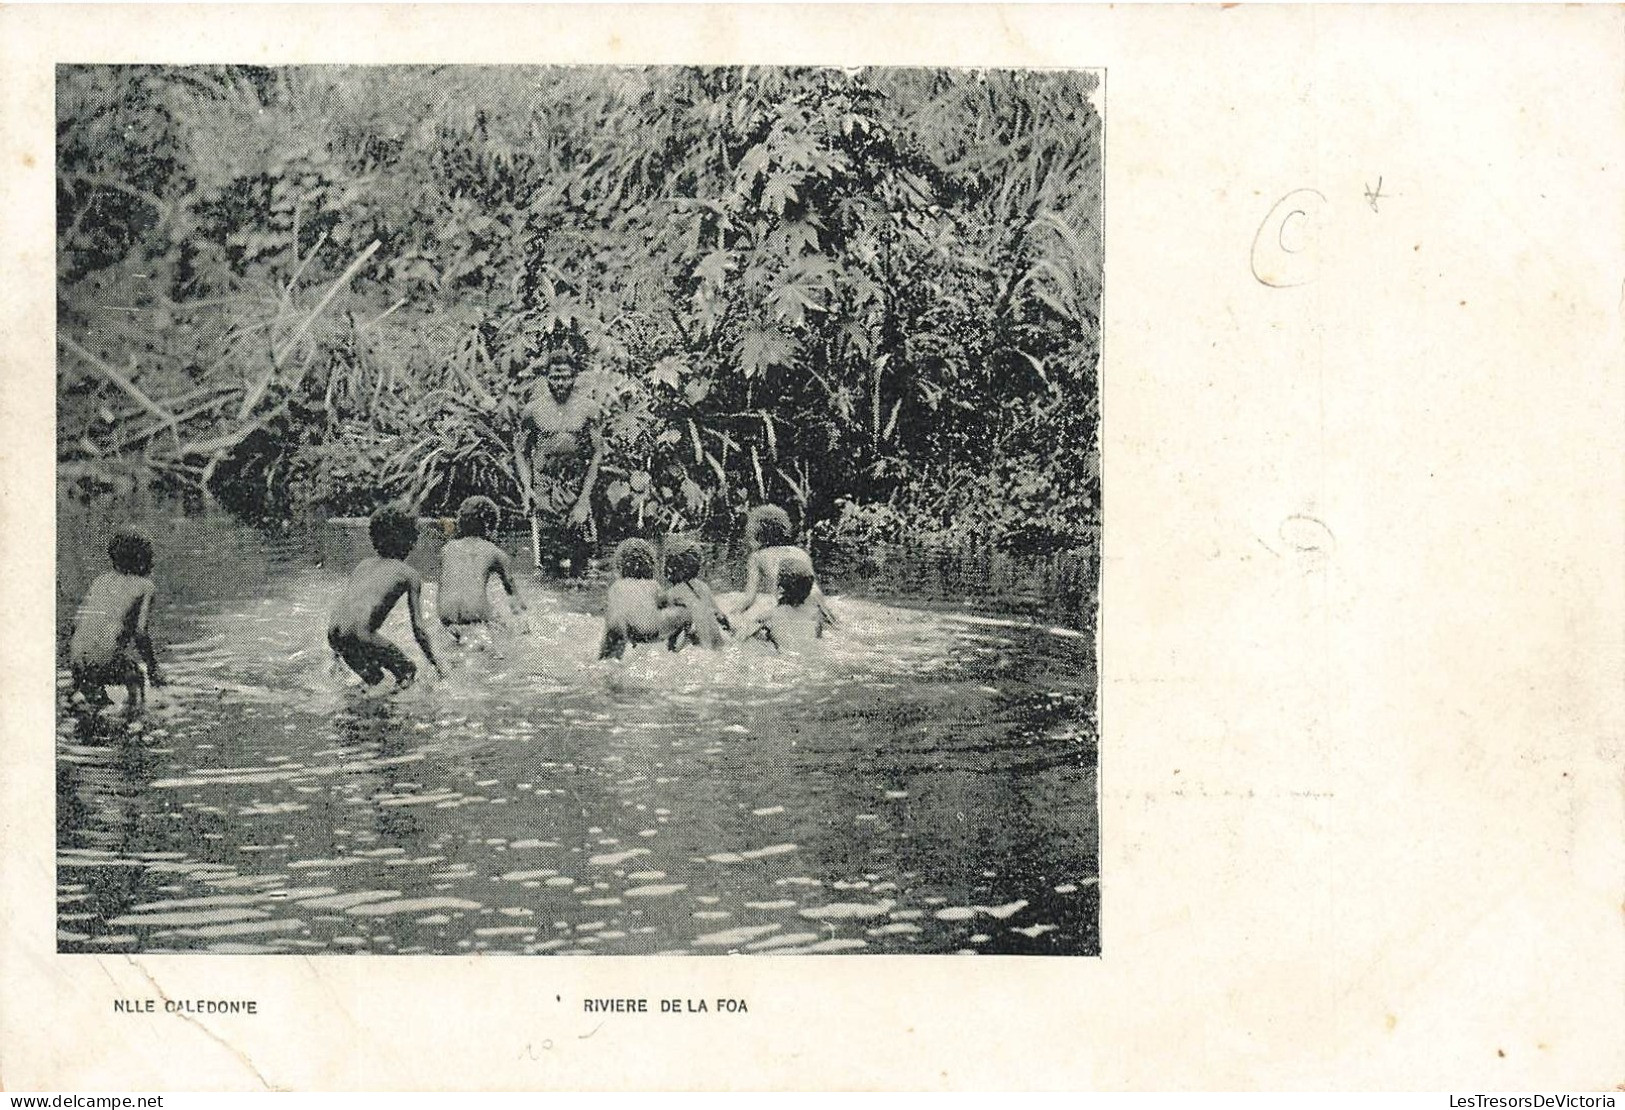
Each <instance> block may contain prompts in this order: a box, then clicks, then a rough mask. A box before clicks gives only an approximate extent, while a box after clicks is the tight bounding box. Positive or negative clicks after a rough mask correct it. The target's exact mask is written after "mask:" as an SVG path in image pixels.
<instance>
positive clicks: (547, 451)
mask: <svg viewBox="0 0 1625 1110" xmlns="http://www.w3.org/2000/svg"><path fill="white" fill-rule="evenodd" d="M541 361H542V374H543V377H544V384H543V386H542V387H541V388H539V389H538V390H537V391H536V393H535V395H534V396H533V397H532V398H531V400H530V403H529V404H527V405H526V406H525V409H524V412H523V414H522V416H521V420H522V422H523V427H524V434H525V439H526V443H527V449H526V454H527V457H528V458H529V459H530V489H531V541H532V548H533V555H534V557H535V559H536V563H537V565H538V566H540V565H541V557H540V550H541V545H540V541H539V537H538V535H537V532H538V529H537V516H538V515H539V514H545V515H547V516H548V517H550V518H551V519H552V520H553V522H554V525H555V527H557V528H558V529H559V532H560V534H562V536H563V540H564V546H565V547H566V549H567V552H568V555H567V557H568V560H569V573H570V575H571V576H572V577H575V576H579V575H580V574H581V573H582V571H583V570H585V569H586V564H587V558H588V556H589V555H590V554H591V552H592V545H593V543H594V542H595V541H596V540H597V539H598V529H597V526H596V523H595V522H594V520H593V515H592V491H593V487H594V486H595V485H596V484H597V482H598V469H599V467H600V466H601V465H602V464H603V461H604V434H603V428H602V420H603V401H602V399H601V398H600V397H599V395H598V391H597V390H595V389H593V387H592V383H591V382H590V381H589V380H588V376H587V373H586V368H587V343H586V340H585V339H584V338H583V337H582V335H581V333H580V332H578V331H574V330H571V331H569V332H565V333H564V334H562V335H556V336H555V337H553V338H552V339H551V340H550V341H549V343H548V345H547V346H546V347H545V348H544V349H543V352H542V359H541Z"/></svg>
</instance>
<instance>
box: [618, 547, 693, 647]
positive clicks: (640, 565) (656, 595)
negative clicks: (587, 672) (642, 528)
mask: <svg viewBox="0 0 1625 1110" xmlns="http://www.w3.org/2000/svg"><path fill="white" fill-rule="evenodd" d="M615 569H616V574H617V577H616V579H615V581H613V582H611V583H610V584H609V593H608V596H606V597H605V599H604V638H603V640H602V641H601V642H600V644H599V646H598V658H600V659H619V658H620V657H621V656H622V654H624V653H625V651H626V645H627V644H648V643H654V642H655V641H657V640H664V639H666V638H667V637H668V636H671V635H672V634H673V633H675V632H677V631H679V630H680V629H682V628H685V627H686V626H687V625H688V621H689V615H688V611H687V610H686V609H681V608H677V607H675V606H667V605H666V603H665V602H666V598H665V594H664V592H663V591H662V590H661V588H660V583H659V582H656V581H655V577H654V573H655V550H654V547H653V545H651V544H650V543H649V542H648V541H647V540H623V541H622V542H621V545H620V546H619V547H617V548H616V549H615Z"/></svg>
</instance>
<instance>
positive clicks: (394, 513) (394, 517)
mask: <svg viewBox="0 0 1625 1110" xmlns="http://www.w3.org/2000/svg"><path fill="white" fill-rule="evenodd" d="M367 531H368V534H369V536H370V537H371V539H372V547H373V550H374V551H376V552H377V555H376V556H375V557H373V558H370V559H363V560H362V561H361V563H360V565H358V566H357V567H356V568H355V570H354V571H353V572H351V574H350V580H349V581H348V582H346V583H345V585H344V593H343V594H342V595H341V596H340V598H339V600H338V604H337V605H335V606H334V608H333V612H332V615H331V616H330V617H329V618H328V623H327V643H328V646H329V647H331V648H332V649H333V653H334V654H335V655H337V656H338V657H339V658H340V659H342V660H344V662H345V664H346V665H347V666H348V667H349V668H350V669H351V670H352V671H354V672H355V673H356V674H358V675H360V676H361V681H363V682H365V683H366V684H367V685H368V686H376V685H377V684H378V683H380V682H382V681H383V678H384V672H385V671H388V672H389V674H390V675H391V676H392V677H393V678H394V679H395V685H396V688H397V689H404V688H406V687H407V686H410V685H411V684H412V681H413V679H415V678H416V677H417V666H416V665H415V664H414V663H413V662H412V661H411V660H410V659H408V658H407V657H406V653H405V652H403V651H402V650H401V649H400V648H398V647H396V646H395V645H394V644H393V643H391V642H390V641H389V640H387V639H385V638H384V637H383V636H381V635H379V633H378V629H379V628H380V627H381V626H382V625H383V623H384V621H385V619H386V618H388V616H389V614H390V612H391V610H393V609H394V608H395V603H396V602H398V601H399V600H400V599H401V595H402V594H405V595H406V607H407V612H408V613H409V615H410V616H411V619H412V637H413V639H415V640H417V642H418V647H419V648H421V649H422V651H423V657H424V658H425V659H427V660H428V661H429V662H430V663H432V664H433V665H434V669H435V671H436V672H438V673H439V674H440V675H441V676H442V677H444V676H445V673H446V672H445V668H444V667H442V666H441V665H440V660H439V659H438V658H436V657H435V653H434V643H433V641H432V640H431V639H430V637H429V630H428V629H427V628H426V627H424V623H423V598H422V594H423V577H422V575H420V574H418V572H417V571H416V570H414V569H413V568H412V567H410V566H408V565H407V564H406V557H407V556H408V555H410V554H412V548H414V547H416V546H417V541H418V523H417V518H416V517H414V516H412V515H411V514H409V513H407V512H406V511H405V510H403V509H401V508H399V507H397V506H395V505H385V506H384V507H383V508H381V509H379V510H378V511H377V512H375V513H373V514H372V519H371V521H369V523H368V527H367Z"/></svg>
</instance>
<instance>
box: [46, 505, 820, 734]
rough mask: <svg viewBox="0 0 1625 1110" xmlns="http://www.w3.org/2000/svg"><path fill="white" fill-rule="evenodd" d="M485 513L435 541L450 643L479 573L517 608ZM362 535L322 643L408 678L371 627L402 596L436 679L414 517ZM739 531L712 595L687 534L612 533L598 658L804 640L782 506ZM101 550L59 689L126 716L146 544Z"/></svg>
mask: <svg viewBox="0 0 1625 1110" xmlns="http://www.w3.org/2000/svg"><path fill="white" fill-rule="evenodd" d="M499 519H500V518H499V514H498V510H497V507H496V504H495V503H494V502H492V501H491V500H490V499H489V498H487V497H478V496H476V497H470V498H468V499H467V500H465V501H464V502H463V503H462V505H461V506H460V507H459V508H458V511H457V519H456V529H455V531H456V534H455V536H454V537H453V538H452V539H450V540H448V541H447V542H446V544H445V545H444V547H443V548H442V549H441V552H440V581H439V587H438V594H437V596H436V606H435V607H436V610H437V611H438V616H439V618H440V622H441V624H442V625H443V626H444V627H445V628H446V630H447V632H448V633H449V634H450V635H451V637H452V639H453V640H454V641H457V642H461V641H462V639H463V636H464V634H465V632H466V630H468V629H469V628H470V627H471V626H479V625H485V624H490V623H492V622H494V621H495V620H496V618H497V614H495V613H494V612H493V610H492V606H491V602H490V598H489V595H488V593H487V590H488V587H489V584H490V580H491V579H492V578H496V579H497V580H498V581H499V582H500V583H501V585H502V587H503V589H504V590H505V591H506V593H507V595H508V598H509V601H510V604H511V605H512V606H513V608H514V611H515V613H516V614H518V613H523V612H524V611H525V608H526V606H525V602H524V599H523V598H521V597H520V596H519V590H518V586H517V585H516V582H515V578H514V573H513V564H512V562H511V560H510V559H509V557H508V555H507V553H506V552H504V551H503V550H502V549H501V548H500V547H498V546H497V545H496V544H495V543H493V542H492V540H491V535H492V533H493V532H494V531H495V530H496V527H497V524H498V522H499ZM368 534H369V536H370V538H371V540H372V547H373V550H374V551H375V552H376V555H374V556H373V557H371V558H367V559H364V560H362V562H361V563H360V564H359V565H358V566H357V567H356V568H355V570H354V571H352V572H351V574H350V577H349V580H348V581H347V582H346V583H345V586H344V590H343V592H342V594H340V596H339V599H338V602H337V603H336V604H335V606H334V608H333V610H332V613H331V615H330V616H329V619H328V627H327V643H328V646H329V647H330V648H331V649H332V651H333V654H334V655H335V656H336V657H337V658H338V659H341V660H343V662H344V663H345V665H347V666H348V667H349V668H350V669H351V670H352V671H354V672H355V673H356V674H357V675H359V676H360V678H361V680H362V681H363V682H365V683H366V684H367V685H369V686H373V685H377V684H378V683H380V682H382V681H383V677H384V674H385V673H386V672H387V673H388V674H389V675H390V676H391V677H392V678H393V679H394V681H395V685H396V687H397V688H404V687H406V686H408V685H410V684H411V683H412V681H413V680H414V679H415V678H416V676H417V666H416V665H415V664H414V663H413V662H412V660H411V659H410V658H408V657H407V655H406V653H405V652H403V651H402V650H401V649H400V648H399V647H398V646H396V645H395V644H394V643H392V642H391V641H390V640H389V639H387V638H386V637H385V636H383V635H382V634H381V633H380V632H379V629H380V628H381V627H382V625H383V623H384V621H385V619H387V618H388V616H389V614H390V613H391V612H392V611H394V609H395V606H396V605H397V604H399V602H400V600H401V597H402V596H403V595H404V596H405V598H406V604H407V612H408V615H409V617H410V621H411V626H412V636H413V638H414V639H415V640H416V641H417V644H418V647H419V648H420V649H422V651H423V656H424V658H425V659H427V660H428V661H429V662H430V664H432V665H433V666H434V668H435V670H436V671H437V672H439V673H440V674H442V675H444V673H445V668H444V667H443V666H442V664H441V662H440V658H439V656H438V655H437V654H436V651H435V646H434V638H433V637H432V636H431V635H430V633H429V626H428V623H427V622H426V621H425V619H424V612H423V598H422V589H423V578H422V576H421V575H420V574H419V573H418V572H417V571H416V570H415V569H414V568H413V567H411V566H410V565H408V563H407V562H406V559H407V556H409V555H410V554H411V553H412V549H413V548H414V547H416V546H417V542H418V521H417V518H416V517H415V516H413V515H412V514H410V513H408V512H407V511H406V510H405V509H403V508H401V507H399V506H395V505H386V506H384V507H383V508H380V509H379V510H378V511H377V512H375V513H373V514H372V517H371V519H370V520H369V522H368ZM745 534H746V539H747V541H748V543H749V545H750V548H751V554H750V559H749V561H748V563H747V565H746V579H745V590H744V593H743V594H741V595H739V596H738V597H737V598H730V599H729V604H726V605H725V604H722V603H720V602H719V601H718V599H717V598H716V597H715V596H714V595H713V593H712V592H711V588H710V586H709V585H708V584H707V583H706V582H705V580H704V578H703V577H702V572H703V570H704V558H703V554H702V551H701V548H700V546H699V545H698V544H697V543H695V542H694V541H693V540H691V539H689V538H687V537H684V536H668V537H666V539H665V540H664V541H662V544H661V548H660V549H659V550H658V551H657V549H656V547H655V545H654V544H652V543H650V542H649V541H648V540H642V539H629V540H624V541H622V542H621V544H620V545H619V546H618V547H617V548H616V549H615V557H614V571H615V577H614V579H613V581H612V582H611V583H610V586H609V590H608V595H607V597H606V599H605V604H604V631H603V637H602V639H601V641H600V643H599V649H598V657H599V658H600V659H611V658H613V659H619V658H621V657H622V655H623V654H624V653H625V651H626V648H627V646H628V645H630V644H654V643H660V642H664V643H665V644H666V646H667V648H668V649H669V650H671V651H679V650H682V649H683V648H685V647H688V646H698V647H701V648H709V649H716V648H720V647H722V646H723V645H724V644H726V643H727V642H728V640H729V638H730V637H733V638H736V639H741V640H749V639H761V640H764V641H766V642H767V643H768V644H771V645H772V646H773V647H775V648H777V649H778V650H780V651H798V650H802V649H804V648H806V647H808V646H810V645H812V644H813V643H814V642H816V641H817V640H818V639H819V638H820V637H821V636H823V634H824V630H825V629H826V628H827V627H829V626H830V624H831V623H832V619H831V617H830V613H829V610H828V607H827V606H826V605H825V604H824V600H823V597H822V595H821V594H820V592H819V590H818V586H817V582H816V578H815V575H814V571H813V561H812V556H811V555H809V554H808V553H807V551H806V550H805V549H804V548H801V547H798V546H796V545H795V544H794V543H793V542H792V541H793V536H792V529H791V525H790V517H789V515H788V514H787V513H786V512H785V511H784V510H783V509H781V508H779V507H778V506H776V505H761V506H758V507H757V508H755V509H752V510H751V512H750V514H749V515H748V516H747V518H746V527H745ZM107 553H108V557H109V559H110V560H111V562H112V564H113V569H112V570H110V571H108V572H106V573H103V574H101V575H98V576H97V577H96V579H95V581H93V582H92V583H91V585H90V590H89V592H88V593H87V594H86V596H85V600H84V603H83V604H82V605H81V606H80V607H79V610H78V613H77V615H76V617H75V619H74V626H73V632H72V637H71V640H70V642H69V646H68V660H69V665H70V668H71V671H72V676H73V686H72V690H71V691H70V697H78V698H83V699H84V701H85V702H86V703H87V704H89V705H91V706H96V707H99V706H101V705H105V704H107V703H108V701H109V699H108V697H107V692H106V688H107V687H108V686H123V687H124V688H125V690H126V691H127V695H128V696H127V701H126V705H127V707H128V709H129V710H130V712H132V713H133V712H135V711H137V710H139V709H140V708H141V706H142V704H143V702H144V700H145V693H146V681H150V682H151V683H152V684H153V685H154V686H161V685H163V679H162V676H161V673H160V671H159V668H158V663H157V659H156V658H155V656H154V652H153V647H152V640H151V638H150V637H149V635H148V633H147V624H148V619H149V616H150V613H151V610H152V602H153V597H154V586H153V581H152V577H151V574H152V544H151V542H150V541H149V540H148V539H147V538H146V537H145V536H144V535H142V534H141V533H139V532H137V531H134V530H131V529H121V530H120V531H118V532H117V533H116V534H115V535H114V536H113V538H112V540H111V542H109V544H108V548H107ZM660 570H663V571H664V578H665V585H661V582H660V578H659V577H658V574H657V571H660ZM143 664H144V665H145V676H143V672H142V665H143Z"/></svg>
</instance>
